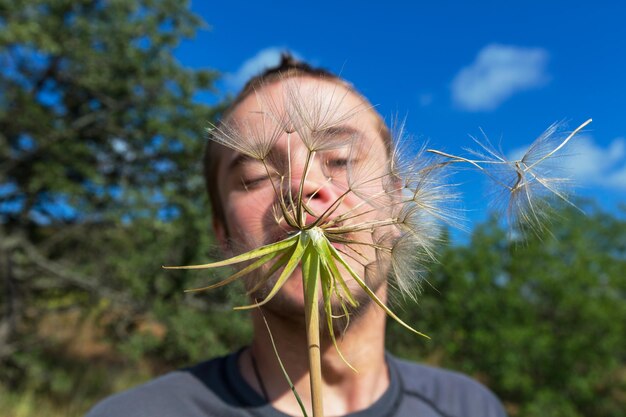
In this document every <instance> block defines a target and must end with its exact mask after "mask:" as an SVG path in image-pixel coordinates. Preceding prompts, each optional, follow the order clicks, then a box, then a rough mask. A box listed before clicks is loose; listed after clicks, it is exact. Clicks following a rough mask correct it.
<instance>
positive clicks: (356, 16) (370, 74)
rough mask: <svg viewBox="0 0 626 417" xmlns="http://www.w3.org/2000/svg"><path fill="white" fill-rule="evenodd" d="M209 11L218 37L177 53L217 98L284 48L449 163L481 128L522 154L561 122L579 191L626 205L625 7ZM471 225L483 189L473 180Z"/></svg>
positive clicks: (340, 6)
mask: <svg viewBox="0 0 626 417" xmlns="http://www.w3.org/2000/svg"><path fill="white" fill-rule="evenodd" d="M508 3H511V4H510V5H509V4H507V2H502V1H500V2H487V1H481V2H471V3H470V2H467V3H461V2H450V1H439V2H408V1H403V2H398V1H386V2H367V1H360V2H356V1H346V2H338V1H334V2H326V1H316V2H310V3H309V4H306V5H297V4H296V2H286V1H285V2H283V1H274V2H271V3H270V2H246V3H242V2H210V3H209V2H201V1H196V2H194V3H192V9H193V10H194V11H195V12H196V13H198V14H199V15H201V16H202V17H203V18H204V19H205V20H206V21H207V23H208V24H209V25H210V26H211V29H210V30H207V31H203V32H201V33H199V34H198V36H197V37H196V38H195V39H193V40H190V41H187V42H185V43H184V44H182V45H181V46H180V48H179V49H178V51H177V56H178V58H179V59H180V61H181V63H182V64H183V65H186V66H192V67H205V68H212V69H216V70H218V71H219V72H221V73H222V74H223V78H222V80H221V82H220V83H219V90H220V91H219V93H218V94H216V95H205V96H202V97H201V99H203V100H208V101H215V100H217V99H219V97H220V96H223V95H226V94H228V93H233V92H235V91H236V90H237V89H238V88H239V87H240V86H241V85H242V83H243V82H244V81H245V79H247V78H248V77H249V76H250V75H253V74H254V73H255V72H256V71H258V70H259V69H261V68H263V67H264V66H268V65H272V64H274V63H276V62H277V59H278V56H279V54H280V51H283V50H289V51H292V52H293V53H295V54H297V55H298V56H300V57H302V58H304V59H306V60H308V61H310V62H312V63H314V64H316V65H319V66H323V67H325V68H328V69H330V70H332V71H334V72H340V73H341V74H342V75H343V76H344V77H345V78H346V79H348V80H349V81H351V82H353V83H354V84H355V86H356V87H357V88H358V89H359V90H360V91H361V92H363V93H364V94H365V95H366V96H367V97H368V98H369V99H370V100H371V102H372V103H373V104H375V105H376V106H377V109H378V110H379V111H380V113H381V114H382V115H383V116H384V117H387V118H389V117H391V116H393V115H399V116H400V117H404V116H406V117H407V128H408V131H409V132H410V133H411V134H412V135H414V136H415V137H416V138H417V139H418V141H428V143H429V145H430V146H431V147H436V148H438V149H441V150H445V151H448V152H453V153H459V152H462V148H463V147H467V146H472V141H471V139H470V137H469V135H472V136H476V137H480V136H481V129H482V130H483V131H484V132H485V133H486V134H487V135H488V137H489V139H490V140H491V142H493V143H494V144H495V145H496V146H501V148H502V150H503V152H504V153H505V154H508V155H512V154H514V153H516V152H519V149H520V148H522V147H524V146H527V145H529V144H530V143H531V142H532V141H533V140H534V139H535V138H536V137H537V136H538V135H539V134H541V133H542V132H543V131H544V130H545V129H546V128H548V126H550V125H551V124H552V123H554V122H561V121H563V122H565V127H566V128H568V129H570V130H572V129H574V128H576V127H577V126H578V125H579V124H581V123H583V122H584V121H585V120H587V119H588V118H593V120H594V121H593V123H592V124H591V125H590V126H589V127H588V128H586V129H585V131H584V132H583V134H581V135H579V136H578V137H577V138H576V139H574V141H572V142H571V145H572V146H571V147H570V148H569V150H568V151H567V153H568V154H569V156H568V158H567V159H566V158H563V164H564V166H565V167H566V168H569V171H570V172H571V173H572V175H573V177H574V179H575V182H576V184H577V188H576V189H575V194H577V195H581V196H587V197H593V198H595V199H597V200H598V201H600V203H601V204H602V206H603V207H605V208H606V209H608V210H611V211H612V210H615V207H616V206H617V205H618V204H619V203H626V79H625V74H626V24H625V23H624V22H625V20H626V3H623V2H617V1H614V2H602V1H596V2H593V3H590V2H577V1H568V2H564V1H556V2H555V1H552V2H549V1H548V2H546V1H543V2H539V1H524V2H515V3H513V2H508ZM455 181H457V182H463V183H464V186H463V187H462V191H463V193H464V199H463V205H464V207H465V208H466V209H467V210H469V213H468V217H469V218H470V219H480V218H482V216H483V213H484V212H485V210H484V191H486V190H487V189H488V188H489V183H488V181H486V180H481V179H480V178H479V177H478V176H473V175H465V176H461V177H458V178H455Z"/></svg>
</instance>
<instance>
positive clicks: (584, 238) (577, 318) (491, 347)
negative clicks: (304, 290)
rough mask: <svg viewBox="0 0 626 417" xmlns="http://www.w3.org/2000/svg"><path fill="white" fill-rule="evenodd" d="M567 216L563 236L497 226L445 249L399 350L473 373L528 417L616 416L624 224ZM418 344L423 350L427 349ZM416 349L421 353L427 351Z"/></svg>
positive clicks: (621, 402) (557, 226)
mask: <svg viewBox="0 0 626 417" xmlns="http://www.w3.org/2000/svg"><path fill="white" fill-rule="evenodd" d="M591 212H592V213H593V214H590V215H588V216H584V215H582V214H580V213H579V212H577V211H576V210H575V209H570V208H564V209H563V210H562V211H561V212H560V213H561V217H560V218H558V219H556V220H555V222H554V223H553V224H552V225H551V226H550V229H551V231H552V233H553V235H554V236H551V235H548V234H545V235H542V236H534V235H532V234H531V235H529V237H528V239H527V240H525V241H517V240H515V239H511V236H510V235H509V234H507V233H506V232H505V231H503V230H501V229H500V228H499V227H498V225H497V222H496V220H495V219H494V220H492V221H491V222H489V223H487V224H485V225H483V226H480V227H479V228H477V229H476V230H475V231H474V233H473V235H472V238H471V241H470V242H469V243H468V244H467V245H466V246H463V247H454V246H450V247H447V248H445V249H444V250H443V254H442V256H441V259H440V263H439V264H437V265H433V267H432V274H431V277H430V282H431V284H432V286H433V287H434V288H436V291H435V290H433V289H432V288H428V290H427V291H426V292H425V294H424V295H423V298H422V299H421V302H420V305H419V306H418V308H415V307H413V306H411V307H408V308H407V311H406V313H407V314H406V316H408V317H406V316H403V317H405V318H406V319H407V320H408V321H409V322H410V323H412V324H414V325H415V326H416V327H417V328H419V329H420V330H424V331H425V332H426V333H428V334H429V335H430V336H431V337H432V338H433V341H432V342H431V343H428V344H423V343H422V342H421V341H417V340H411V338H410V337H409V336H410V335H407V334H404V333H403V332H401V331H399V329H397V328H395V327H394V326H391V327H390V330H389V341H390V347H391V348H392V350H394V351H396V352H397V353H398V354H400V355H401V356H406V357H410V358H413V359H422V360H426V361H430V362H433V363H436V364H438V365H441V366H446V367H451V368H453V369H458V370H460V371H463V372H467V373H469V374H471V375H475V376H476V377H478V378H479V379H481V380H482V381H483V382H484V383H486V384H487V385H489V386H490V387H491V388H492V389H493V390H494V391H495V392H496V393H497V394H498V395H499V397H500V398H502V399H503V400H504V401H505V402H506V404H507V405H508V406H509V411H510V413H511V414H512V415H520V416H545V415H550V416H588V415H593V416H601V417H602V416H607V417H608V416H618V415H621V413H622V412H623V410H624V408H625V407H626V400H625V398H626V397H625V395H626V348H625V346H626V332H625V331H624V326H623V323H624V321H625V320H626V303H625V301H626V275H625V274H624V271H626V222H624V221H622V220H619V219H617V218H615V217H612V216H609V215H606V214H603V213H600V212H598V211H597V210H594V209H591ZM418 343H419V345H418ZM418 346H419V347H418Z"/></svg>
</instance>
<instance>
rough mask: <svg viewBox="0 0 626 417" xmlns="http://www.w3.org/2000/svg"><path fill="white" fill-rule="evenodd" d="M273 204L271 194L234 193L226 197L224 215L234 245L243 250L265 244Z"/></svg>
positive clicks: (270, 222)
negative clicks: (239, 246)
mask: <svg viewBox="0 0 626 417" xmlns="http://www.w3.org/2000/svg"><path fill="white" fill-rule="evenodd" d="M273 202H274V194H273V192H236V193H231V194H230V195H228V196H227V198H226V201H225V204H224V214H225V217H226V219H227V222H228V230H229V232H230V239H231V241H232V242H233V243H234V244H235V245H241V246H242V248H241V249H242V250H243V249H250V248H251V247H253V246H259V245H262V244H265V243H267V234H268V230H269V229H270V228H271V226H272V221H273V220H272V218H273V216H272V205H273ZM235 249H236V247H235Z"/></svg>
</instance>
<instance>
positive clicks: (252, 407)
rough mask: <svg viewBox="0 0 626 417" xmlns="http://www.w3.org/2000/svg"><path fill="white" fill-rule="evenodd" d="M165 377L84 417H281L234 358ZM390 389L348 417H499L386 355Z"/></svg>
mask: <svg viewBox="0 0 626 417" xmlns="http://www.w3.org/2000/svg"><path fill="white" fill-rule="evenodd" d="M240 352H241V351H239V352H237V353H232V354H230V355H228V356H225V357H220V358H215V359H212V360H209V361H206V362H202V363H200V364H198V365H196V366H193V367H191V368H187V369H182V370H178V371H174V372H170V373H168V374H166V375H163V376H161V377H159V378H157V379H154V380H152V381H150V382H148V383H146V384H144V385H140V386H138V387H136V388H133V389H131V390H129V391H125V392H122V393H120V394H116V395H113V396H111V397H109V398H107V399H105V400H104V401H102V402H100V403H99V404H97V405H96V406H95V407H94V408H93V409H92V410H91V411H90V412H89V413H88V414H87V416H86V417H213V416H216V417H287V415H286V414H284V413H281V412H280V411H278V410H276V409H275V408H273V407H272V406H271V404H269V403H268V402H267V401H266V400H264V399H263V398H262V397H261V396H260V395H259V394H257V392H256V391H254V389H252V387H250V385H248V383H247V382H246V381H245V380H244V379H243V377H242V376H241V373H240V372H239V368H238V366H237V361H238V356H239V353H240ZM387 364H388V365H389V377H390V384H389V388H387V391H385V393H384V394H383V395H382V397H380V398H379V399H378V400H377V401H376V402H375V403H374V404H372V405H371V406H370V407H369V408H367V409H365V410H361V411H358V412H356V413H352V414H349V416H350V417H384V416H389V417H391V416H394V417H405V416H419V417H504V416H506V413H505V412H504V409H503V408H502V405H501V404H500V402H499V401H498V399H497V398H496V397H495V396H494V395H493V394H492V393H491V392H490V391H489V390H488V389H487V388H485V387H484V386H482V385H481V384H479V383H478V382H476V381H474V380H473V379H470V378H468V377H467V376H465V375H462V374H459V373H456V372H451V371H446V370H443V369H438V368H432V367H429V366H424V365H418V364H415V363H410V362H406V361H403V360H399V359H397V358H394V357H393V356H391V355H387Z"/></svg>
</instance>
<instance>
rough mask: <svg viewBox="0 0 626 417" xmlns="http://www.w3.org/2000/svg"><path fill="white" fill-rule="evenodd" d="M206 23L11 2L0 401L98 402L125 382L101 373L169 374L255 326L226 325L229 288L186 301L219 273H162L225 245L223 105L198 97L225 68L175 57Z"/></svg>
mask: <svg viewBox="0 0 626 417" xmlns="http://www.w3.org/2000/svg"><path fill="white" fill-rule="evenodd" d="M204 26H205V24H204V23H203V22H202V21H201V19H200V18H199V17H198V16H195V15H194V14H192V13H191V12H190V11H189V10H188V4H187V3H186V2H181V1H174V0H162V1H158V0H136V1H127V0H124V1H117V0H114V1H73V0H72V1H70V0H54V1H40V0H15V1H14V0H11V1H7V0H0V68H1V70H0V162H1V165H0V381H2V384H4V386H3V387H2V389H3V390H9V391H11V392H20V390H25V391H24V392H32V393H35V394H37V395H39V394H46V395H52V396H54V397H56V398H61V399H63V398H65V399H67V398H69V396H71V395H76V394H77V393H78V394H84V395H86V396H92V397H93V396H97V397H99V396H102V395H103V394H104V393H108V392H111V391H112V390H113V389H116V388H119V387H115V386H114V385H111V384H108V383H107V384H104V386H102V382H99V383H98V382H97V381H96V379H98V378H95V379H94V378H91V375H98V369H107V366H108V368H109V369H114V368H115V367H126V366H128V364H131V363H134V364H137V363H139V362H141V361H144V360H145V358H151V357H155V358H156V357H158V358H159V360H158V363H157V364H155V366H158V367H160V369H167V368H171V367H174V366H178V365H182V364H183V363H188V362H189V361H191V360H199V359H200V358H204V357H207V356H210V355H214V354H216V353H223V352H224V351H225V350H226V347H225V346H226V345H227V344H228V346H232V345H233V344H237V343H241V340H242V339H243V337H244V336H243V335H244V334H245V333H246V332H247V331H249V325H247V324H241V325H239V323H243V322H245V317H241V315H239V316H237V317H239V318H233V320H232V321H231V322H230V323H229V325H228V326H226V325H225V324H224V323H222V322H221V321H219V320H218V319H217V315H216V314H214V313H215V311H220V312H221V311H222V310H225V309H230V307H231V303H232V302H233V300H232V298H233V297H234V296H232V295H231V294H230V293H228V292H217V293H215V294H212V295H211V296H210V297H205V296H195V297H191V296H185V294H184V293H183V289H184V288H188V287H190V286H193V285H196V284H198V283H200V282H202V283H205V282H206V280H207V277H206V275H204V276H200V275H199V274H193V275H192V274H189V273H184V272H175V273H174V272H166V271H163V270H162V269H161V265H162V264H185V263H193V262H198V261H200V260H203V261H204V260H206V259H207V257H210V252H211V250H212V249H211V248H212V246H213V242H212V237H211V233H210V230H211V225H210V219H211V216H210V214H209V213H208V212H207V209H206V207H207V206H206V198H205V192H204V187H203V180H202V178H201V168H200V158H199V156H200V155H201V154H202V151H203V148H204V132H203V129H204V127H205V126H206V125H207V123H208V122H209V121H211V120H213V119H214V118H215V115H216V113H217V112H218V111H219V110H220V108H219V107H213V108H212V107H208V106H206V105H203V104H199V103H197V102H195V101H194V95H195V94H197V93H198V92H200V91H202V90H210V89H211V88H212V84H213V82H214V80H215V79H216V73H215V72H213V71H210V70H191V69H187V68H184V67H183V66H181V65H180V63H178V61H177V60H176V59H175V57H174V55H173V51H174V48H175V47H176V46H177V45H178V44H179V42H180V41H181V40H182V39H184V38H187V37H191V36H193V35H194V33H195V32H196V31H197V30H198V29H201V28H203V27H204ZM238 301H239V300H238ZM75 313H76V314H75ZM84 335H86V336H84ZM83 336H84V337H85V338H86V340H83ZM102 340H108V341H109V344H108V345H106V346H104V347H103V346H102V343H101V342H102ZM94 341H98V342H99V343H100V344H96V345H94V343H95V342H94ZM92 345H93V346H92ZM85 369H89V372H85ZM144 375H146V373H145V372H144ZM90 378H91V379H90ZM99 379H100V380H102V378H99ZM105 380H106V379H105ZM89 387H91V388H89ZM93 400H94V398H91V401H92V402H93ZM83 411H84V410H83Z"/></svg>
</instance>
